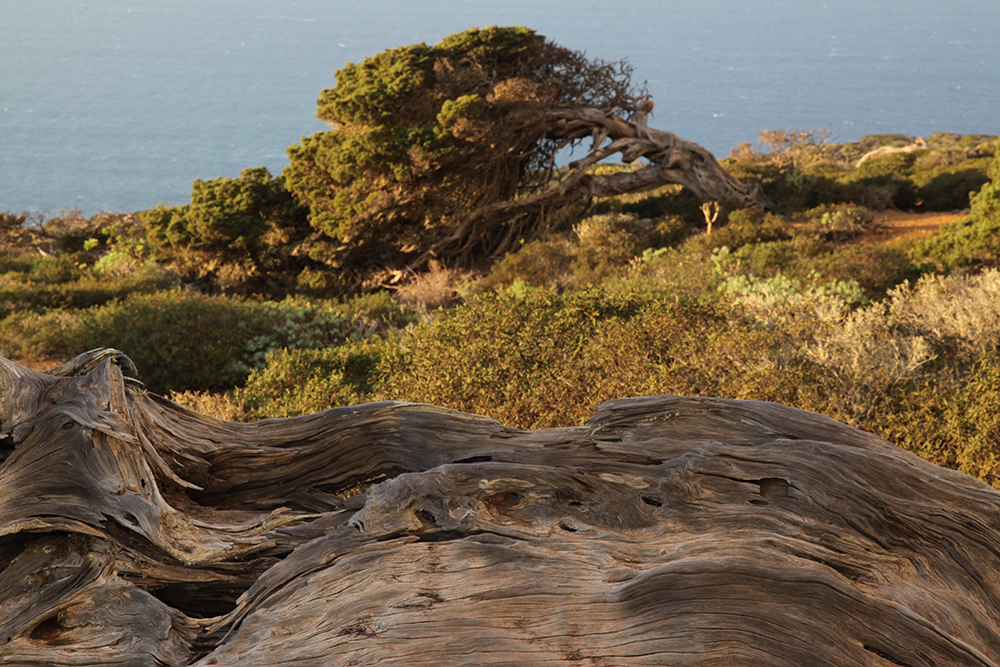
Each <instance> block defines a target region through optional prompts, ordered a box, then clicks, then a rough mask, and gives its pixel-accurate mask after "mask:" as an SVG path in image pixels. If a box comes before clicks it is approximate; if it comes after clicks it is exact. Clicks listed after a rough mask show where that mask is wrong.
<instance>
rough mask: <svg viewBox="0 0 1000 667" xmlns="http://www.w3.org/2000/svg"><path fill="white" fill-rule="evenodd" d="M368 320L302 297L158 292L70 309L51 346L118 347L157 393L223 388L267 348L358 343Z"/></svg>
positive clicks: (259, 362)
mask: <svg viewBox="0 0 1000 667" xmlns="http://www.w3.org/2000/svg"><path fill="white" fill-rule="evenodd" d="M371 324H372V323H371V322H370V321H368V320H367V319H362V318H358V319H355V320H345V319H344V317H343V316H342V315H341V313H340V312H339V311H338V310H337V309H336V308H335V307H333V306H330V305H325V304H312V303H309V302H306V301H304V300H286V301H284V302H280V303H274V302H256V303H255V302H251V301H245V300H240V299H235V298H230V297H223V296H204V295H199V294H188V293H184V292H161V293H157V294H151V295H132V296H130V297H128V298H127V299H125V300H123V301H121V302H117V303H113V304H108V305H105V306H101V307H97V308H91V309H88V310H84V311H78V312H77V313H75V314H74V315H73V316H72V321H71V323H69V324H68V325H67V326H65V327H64V329H63V330H62V332H61V334H60V336H59V337H58V339H57V340H56V341H55V345H52V347H55V348H56V349H57V350H58V351H59V352H61V353H63V354H64V355H65V356H73V355H75V354H78V353H80V352H84V351H86V350H89V349H93V348H96V347H113V348H117V349H119V350H122V351H123V352H125V353H126V354H127V355H129V357H131V358H132V360H133V361H134V362H135V364H136V367H137V368H138V369H139V374H140V378H139V379H141V380H142V381H143V382H145V383H146V386H147V387H149V389H151V390H152V391H155V392H158V393H165V392H169V391H185V390H190V389H197V390H205V389H225V388H230V387H233V386H234V385H236V384H238V383H240V382H242V381H243V380H245V379H246V377H247V376H248V375H249V373H250V372H251V370H253V369H255V368H261V367H263V365H264V362H265V359H266V356H267V354H268V353H269V352H270V351H272V350H275V349H279V348H323V347H329V346H331V345H338V344H341V343H343V342H344V341H346V340H349V339H353V340H360V339H361V338H362V337H363V336H364V335H365V334H366V333H370V332H371V331H373V330H374V329H373V327H372V326H371ZM50 351H52V350H50Z"/></svg>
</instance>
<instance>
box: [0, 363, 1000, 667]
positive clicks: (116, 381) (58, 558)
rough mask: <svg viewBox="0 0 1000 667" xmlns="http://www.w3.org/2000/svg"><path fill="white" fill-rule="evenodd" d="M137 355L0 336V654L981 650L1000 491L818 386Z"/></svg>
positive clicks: (989, 646)
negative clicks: (512, 392) (429, 372)
mask: <svg viewBox="0 0 1000 667" xmlns="http://www.w3.org/2000/svg"><path fill="white" fill-rule="evenodd" d="M131 372H132V371H131V363H130V362H129V361H128V359H127V358H126V357H124V356H123V355H121V354H120V353H116V352H114V351H95V352H93V353H88V354H87V355H83V356H82V357H80V358H78V359H76V360H74V361H73V362H70V363H69V364H67V365H65V366H63V367H61V368H60V369H57V371H54V372H53V373H54V374H41V373H36V372H33V371H29V370H27V369H24V368H22V367H20V366H17V365H16V364H13V363H11V362H9V361H7V360H4V359H0V384H2V401H0V429H2V431H0V435H2V437H3V440H2V441H0V457H2V464H0V569H2V572H0V664H4V665H9V664H37V665H51V664H67V665H70V664H72V665H155V664H168V665H187V664H198V665H276V664H282V665H457V664H462V665H534V664H551V665H699V666H700V665H727V666H731V665H789V666H793V667H803V666H806V665H809V666H817V665H831V666H834V665H835V666H838V667H839V666H843V665H873V666H874V665H879V666H886V665H907V666H909V667H918V666H923V665H926V666H939V665H1000V632H998V631H1000V576H998V572H1000V494H998V493H997V492H996V491H994V490H993V489H991V488H989V487H987V486H986V485H984V484H982V483H980V482H977V481H975V480H973V479H971V478H969V477H966V476H964V475H961V474H959V473H956V472H953V471H950V470H945V469H942V468H939V467H936V466H934V465H931V464H930V463H927V462H925V461H923V460H921V459H919V458H917V457H915V456H913V455H911V454H909V453H907V452H904V451H902V450H900V449H898V448H896V447H894V446H892V445H890V444H888V443H886V442H884V441H882V440H880V439H878V438H876V437H874V436H872V435H869V434H866V433H863V432H861V431H858V430H856V429H853V428H850V427H847V426H845V425H842V424H839V423H837V422H834V421H831V420H829V419H826V418H823V417H820V416H818V415H815V414H811V413H806V412H802V411H799V410H794V409H791V408H787V407H782V406H779V405H773V404H767V403H757V402H747V401H731V400H719V399H709V398H680V397H669V396H661V397H652V398H639V399H624V400H619V401H613V402H610V403H607V404H605V405H603V406H600V407H599V408H598V409H597V411H596V413H595V415H594V416H593V417H592V418H591V419H590V420H589V421H588V422H587V424H586V425H584V426H580V427H576V428H565V429H549V430H541V431H533V432H525V431H518V430H514V429H510V428H506V427H504V426H502V425H501V424H498V423H496V422H494V421H492V420H490V419H486V418H483V417H477V416H473V415H468V414H462V413H457V412H453V411H449V410H445V409H442V408H436V407H431V406H427V405H417V404H407V403H375V404H370V405H361V406H354V407H344V408H335V409H332V410H329V411H326V412H323V413H320V414H316V415H311V416H307V417H301V418H293V419H282V420H265V421H261V422H257V423H253V424H233V423H227V422H222V421H219V420H216V419H213V418H211V417H206V416H202V415H198V414H195V413H192V412H190V411H188V410H185V409H183V408H181V407H179V406H177V405H175V404H173V403H171V402H169V401H166V400H164V399H162V398H159V397H157V396H153V395H150V394H147V393H145V392H144V391H143V390H142V389H141V388H137V387H135V386H132V385H131V384H130V383H129V382H128V381H127V379H126V378H125V377H124V376H125V375H129V374H131ZM369 484H373V485H371V486H370V487H367V489H366V490H364V489H365V487H366V485H369ZM359 491H360V492H359ZM352 492H353V493H354V495H351V493H352Z"/></svg>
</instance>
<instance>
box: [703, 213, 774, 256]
mask: <svg viewBox="0 0 1000 667" xmlns="http://www.w3.org/2000/svg"><path fill="white" fill-rule="evenodd" d="M788 238H791V235H790V234H789V226H788V224H787V223H786V222H785V221H784V220H782V219H781V218H780V217H778V216H776V215H774V214H771V213H764V212H763V211H757V210H754V209H740V210H737V211H733V212H732V213H731V214H730V215H729V224H727V225H726V226H724V227H722V228H720V229H717V230H715V231H713V232H712V233H711V234H702V235H699V236H696V237H693V238H691V239H690V240H688V242H687V244H686V245H687V246H688V247H690V248H692V249H695V250H698V251H700V252H701V253H702V254H704V255H706V256H707V255H709V254H711V252H712V251H713V250H716V249H718V248H723V247H725V248H729V249H730V250H731V251H735V250H738V249H739V248H741V247H742V246H744V245H748V244H751V243H766V242H768V241H781V240H785V239H788Z"/></svg>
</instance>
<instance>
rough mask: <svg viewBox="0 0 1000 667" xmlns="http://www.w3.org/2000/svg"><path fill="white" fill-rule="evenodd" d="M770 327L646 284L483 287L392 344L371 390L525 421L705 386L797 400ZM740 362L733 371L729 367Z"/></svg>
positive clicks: (700, 390) (721, 392) (574, 420)
mask: <svg viewBox="0 0 1000 667" xmlns="http://www.w3.org/2000/svg"><path fill="white" fill-rule="evenodd" d="M775 345H776V341H775V334H774V333H773V332H768V331H764V330H760V329H756V328H754V327H750V326H746V325H744V324H742V323H740V322H739V321H733V320H730V319H729V318H727V317H726V316H725V315H723V314H722V313H721V312H719V311H716V310H714V309H712V308H710V307H706V306H697V305H694V304H686V303H682V302H679V301H675V300H674V299H662V298H657V297H653V296H650V295H648V294H638V293H631V294H618V295H614V294H609V293H607V292H604V291H599V290H593V289H588V290H583V291H578V292H570V293H566V294H564V295H559V294H556V293H555V292H552V291H550V290H542V289H528V290H522V291H520V292H519V293H515V292H505V293H500V294H485V295H480V296H478V297H476V298H474V299H473V300H472V301H470V302H469V303H467V304H466V305H465V306H463V307H460V308H457V309H455V310H453V311H450V312H448V313H446V314H443V315H441V316H440V317H439V318H437V319H436V320H435V321H433V322H431V323H429V324H426V325H422V326H421V327H418V328H417V329H416V330H413V331H412V332H410V333H408V334H406V335H404V336H403V337H401V339H400V341H399V345H398V346H394V347H392V348H390V349H387V350H386V352H385V356H384V359H383V363H382V365H381V367H380V382H379V385H378V387H379V389H378V392H377V393H378V395H379V396H380V397H382V398H392V399H401V400H413V401H419V402H427V403H434V404H437V405H444V406H448V407H452V408H455V409H459V410H465V411H469V412H476V413H480V414H486V415H489V416H492V417H494V418H496V419H498V420H500V421H502V422H504V423H506V424H511V425H514V426H517V427H520V428H537V427H542V426H556V425H570V424H578V423H580V421H581V420H583V419H584V418H585V417H587V416H588V415H589V414H590V412H591V410H592V408H593V407H594V406H595V405H596V404H598V403H600V402H602V401H604V400H607V399H610V398H614V397H622V396H637V395H648V394H663V393H674V394H692V395H696V394H702V395H718V396H732V397H737V398H747V397H750V396H755V397H758V398H769V399H771V400H784V401H785V402H789V401H792V402H794V401H795V396H796V395H797V390H796V386H797V385H796V383H795V382H794V381H792V382H788V381H787V380H788V379H790V378H791V377H793V375H794V373H795V372H797V371H792V372H791V373H792V375H787V376H786V375H782V374H781V373H779V372H778V371H777V366H776V364H775V361H774V360H773V359H771V358H769V356H768V350H770V349H773V348H774V347H775ZM734 368H739V369H741V370H740V373H732V372H731V371H732V369H734Z"/></svg>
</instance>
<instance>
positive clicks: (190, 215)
mask: <svg viewBox="0 0 1000 667" xmlns="http://www.w3.org/2000/svg"><path fill="white" fill-rule="evenodd" d="M191 190H192V192H191V203H190V204H187V205H184V206H167V207H164V206H162V205H161V206H159V207H157V208H155V209H151V210H148V211H143V212H142V216H141V217H142V224H143V225H144V226H145V228H146V230H147V238H148V240H149V243H150V245H151V246H152V250H153V251H154V253H155V254H156V256H157V258H158V259H159V260H160V261H166V262H171V263H173V265H174V266H175V267H176V268H177V269H178V270H180V271H181V272H182V273H183V274H184V275H185V277H186V278H188V279H189V280H197V279H209V280H210V281H211V283H212V286H217V287H221V288H222V289H224V290H226V291H235V292H243V293H248V292H252V291H254V290H260V289H269V290H270V291H275V292H281V291H282V289H281V287H282V284H283V283H292V282H293V281H294V280H295V277H297V275H298V273H299V272H300V271H301V270H302V268H303V263H304V260H303V258H301V257H300V256H298V255H293V253H292V251H293V250H294V248H295V246H296V242H297V241H301V240H302V239H303V238H304V237H305V235H306V234H307V232H308V231H309V225H308V223H307V221H306V209H305V208H303V207H301V206H300V205H299V204H298V203H297V202H296V201H295V199H294V198H293V197H292V195H291V194H290V193H289V192H288V191H287V190H286V189H285V182H284V177H283V176H278V177H277V178H272V177H271V174H270V173H269V172H268V171H267V169H265V168H263V167H259V168H256V169H244V170H243V172H242V173H241V174H240V177H239V178H217V179H215V180H211V181H203V180H201V179H199V180H196V181H195V182H194V185H193V186H192V188H191Z"/></svg>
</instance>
